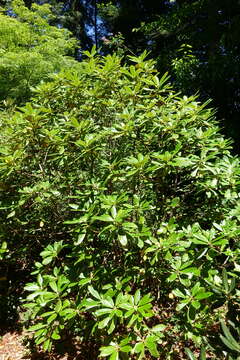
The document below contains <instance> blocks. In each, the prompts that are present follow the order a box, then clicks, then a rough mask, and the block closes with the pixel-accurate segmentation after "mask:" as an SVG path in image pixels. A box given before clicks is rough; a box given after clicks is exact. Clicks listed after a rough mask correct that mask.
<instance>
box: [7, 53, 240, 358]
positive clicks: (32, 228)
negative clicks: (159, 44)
mask: <svg viewBox="0 0 240 360" xmlns="http://www.w3.org/2000/svg"><path fill="white" fill-rule="evenodd" d="M94 53H95V52H94V51H93V52H92V53H91V54H90V53H88V52H87V53H86V55H87V56H88V60H86V61H83V62H82V63H81V64H80V70H79V72H78V73H74V72H65V73H62V74H59V75H56V76H55V79H54V81H53V82H50V83H47V84H42V85H40V86H39V87H38V88H37V89H36V91H35V97H34V99H33V101H32V103H28V104H27V105H26V106H25V107H23V108H20V109H19V111H18V112H16V113H15V115H14V116H13V117H7V116H6V117H5V119H4V122H3V123H2V125H1V159H0V171H1V188H2V192H1V209H2V217H3V219H4V221H3V222H2V229H1V231H2V238H3V240H4V241H6V239H8V250H9V253H8V254H10V255H11V256H12V259H16V257H17V256H18V257H21V258H24V257H25V258H26V260H25V261H29V260H27V259H28V257H30V258H31V259H34V260H35V269H34V271H33V276H34V279H35V280H33V282H31V283H28V284H27V285H26V287H25V290H26V291H28V292H30V294H29V295H28V296H27V299H26V301H25V308H26V309H27V318H28V319H29V321H30V322H33V323H34V325H33V326H31V327H30V330H31V331H34V336H35V339H36V343H37V344H43V348H44V349H45V350H50V349H51V346H52V343H53V342H54V341H57V340H59V339H60V338H61V336H62V335H63V334H64V331H66V330H68V331H71V332H72V334H74V335H78V336H79V338H80V340H82V341H87V339H97V340H96V342H97V344H99V348H100V357H106V358H108V357H109V358H110V359H111V360H114V359H126V358H134V359H135V358H137V359H142V358H145V357H146V356H150V357H152V358H159V357H160V356H162V357H164V358H166V359H167V358H171V356H172V357H174V354H175V355H176V354H178V355H177V356H179V357H180V358H183V357H184V356H185V355H184V354H183V351H184V350H183V349H184V346H187V347H190V349H191V348H193V347H195V348H196V347H199V348H200V347H203V349H202V356H204V355H203V354H204V348H206V349H207V351H210V352H214V351H215V353H216V354H218V355H216V356H217V358H220V357H221V356H222V355H221V352H222V350H223V346H224V345H223V344H219V342H218V341H219V334H221V328H220V326H219V324H220V319H225V320H227V319H230V320H231V317H232V316H233V314H234V315H236V311H237V310H239V289H238V287H239V278H238V272H239V265H238V261H239V245H238V239H239V216H240V213H239V210H240V206H239V193H238V191H239V160H238V159H237V158H236V157H233V156H231V154H230V149H231V146H230V141H229V140H226V139H224V138H223V137H222V136H221V134H220V132H219V128H218V127H217V124H216V121H215V119H214V113H213V111H212V110H211V109H209V108H207V107H206V105H207V104H204V105H201V104H199V103H198V102H197V100H196V98H194V97H190V98H187V97H179V96H178V95H177V94H175V93H174V92H173V91H172V89H171V88H170V86H169V84H168V78H167V75H164V76H163V77H161V78H159V77H158V74H157V73H156V71H155V69H154V62H153V61H146V60H145V56H146V54H143V55H141V56H140V57H138V58H136V57H130V60H131V61H132V62H133V65H130V66H125V65H124V66H122V65H121V59H119V58H118V57H117V56H115V55H113V56H107V57H105V58H101V57H98V56H94ZM40 251H41V253H40V257H39V252H40ZM30 255H31V256H30ZM190 349H187V350H186V353H187V354H191V353H192V352H191V350H190ZM208 349H210V350H208ZM214 349H215V350H214Z"/></svg>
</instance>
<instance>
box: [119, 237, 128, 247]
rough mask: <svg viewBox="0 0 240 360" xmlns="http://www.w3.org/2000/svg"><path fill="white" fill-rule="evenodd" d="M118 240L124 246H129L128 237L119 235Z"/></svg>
mask: <svg viewBox="0 0 240 360" xmlns="http://www.w3.org/2000/svg"><path fill="white" fill-rule="evenodd" d="M118 240H119V242H120V244H121V245H122V246H126V245H127V242H128V240H127V236H126V235H118Z"/></svg>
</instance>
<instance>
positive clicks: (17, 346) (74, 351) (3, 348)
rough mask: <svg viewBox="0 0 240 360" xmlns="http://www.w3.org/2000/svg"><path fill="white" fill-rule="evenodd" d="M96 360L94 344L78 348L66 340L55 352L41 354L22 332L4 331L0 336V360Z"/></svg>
mask: <svg viewBox="0 0 240 360" xmlns="http://www.w3.org/2000/svg"><path fill="white" fill-rule="evenodd" d="M28 336H29V334H28ZM97 358H98V356H97V352H96V349H95V346H94V344H92V346H91V345H90V344H86V345H85V346H84V345H83V344H81V346H79V345H77V344H76V343H73V342H72V341H71V339H66V340H65V341H63V342H61V343H60V344H58V346H57V348H56V351H53V352H51V353H43V352H39V351H38V350H37V349H36V348H34V346H32V345H31V340H29V338H28V337H27V334H26V333H25V332H24V331H17V330H14V331H6V332H3V334H2V336H0V360H93V359H97Z"/></svg>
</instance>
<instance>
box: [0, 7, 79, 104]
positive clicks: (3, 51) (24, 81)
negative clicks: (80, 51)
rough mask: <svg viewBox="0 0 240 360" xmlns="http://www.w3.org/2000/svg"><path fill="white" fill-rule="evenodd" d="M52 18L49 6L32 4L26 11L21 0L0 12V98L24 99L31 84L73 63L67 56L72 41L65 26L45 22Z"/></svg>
mask: <svg viewBox="0 0 240 360" xmlns="http://www.w3.org/2000/svg"><path fill="white" fill-rule="evenodd" d="M13 14H14V16H13ZM10 15H11V16H10ZM52 18H53V15H52V13H51V11H50V7H49V5H47V4H45V5H41V6H39V5H36V4H34V5H33V6H32V9H31V10H29V9H27V8H26V7H25V6H24V2H23V1H22V0H14V1H13V2H12V4H11V7H10V6H9V10H8V12H6V11H5V10H4V11H2V13H0V56H1V59H0V100H4V99H7V98H12V99H14V101H15V102H23V101H26V99H29V97H30V95H31V87H32V86H36V85H37V84H39V83H40V81H44V80H45V81H46V80H48V79H49V78H50V77H51V75H53V74H54V73H56V72H59V71H60V69H63V68H70V67H72V66H74V60H73V59H72V58H70V57H68V56H67V55H71V53H73V51H74V48H75V46H76V40H75V39H73V38H71V37H70V33H69V32H68V31H67V30H66V29H60V28H57V27H55V26H51V25H49V21H50V20H51V19H52ZM75 66H76V65H75Z"/></svg>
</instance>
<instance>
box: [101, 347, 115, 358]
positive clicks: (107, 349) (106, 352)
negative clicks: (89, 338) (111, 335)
mask: <svg viewBox="0 0 240 360" xmlns="http://www.w3.org/2000/svg"><path fill="white" fill-rule="evenodd" d="M114 352H116V348H115V346H102V347H101V348H100V356H101V357H106V356H109V355H111V354H113V353H114Z"/></svg>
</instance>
